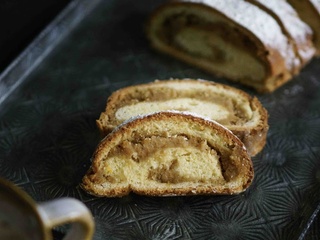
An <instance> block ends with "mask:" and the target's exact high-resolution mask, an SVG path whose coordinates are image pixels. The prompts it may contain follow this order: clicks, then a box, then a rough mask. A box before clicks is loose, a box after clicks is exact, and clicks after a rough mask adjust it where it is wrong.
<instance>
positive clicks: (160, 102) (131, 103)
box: [97, 79, 269, 156]
mask: <svg viewBox="0 0 320 240" xmlns="http://www.w3.org/2000/svg"><path fill="white" fill-rule="evenodd" d="M164 110H177V111H189V112H195V113H196V114H198V115H202V116H204V117H207V118H210V119H212V120H215V121H217V122H219V123H220V124H222V125H224V126H225V127H227V128H228V129H229V130H231V131H232V132H233V133H234V134H235V135H237V136H238V137H239V139H240V140H241V141H242V142H243V143H244V144H245V146H246V147H247V150H248V152H249V154H250V155H251V156H254V155H256V154H257V153H258V152H260V151H261V150H262V148H263V147H264V145H265V143H266V137H267V132H268V128H269V126H268V114H267V111H266V109H265V108H264V107H263V106H262V104H261V103H260V101H259V100H258V99H257V98H256V97H251V96H250V95H248V94H247V93H245V92H244V91H242V90H240V89H237V88H234V87H231V86H227V85H223V84H218V83H214V82H211V81H206V80H193V79H170V80H157V81H154V82H150V83H146V84H139V85H132V86H129V87H125V88H122V89H119V90H117V91H115V92H113V93H112V94H111V95H110V96H109V98H108V100H107V104H106V108H105V110H104V112H102V113H101V114H100V117H99V119H98V120H97V126H98V128H99V129H100V131H101V132H102V133H103V134H104V135H107V134H108V133H110V132H111V131H112V130H113V129H114V128H115V127H116V126H118V125H119V124H121V123H122V122H123V121H125V120H127V119H129V118H131V117H134V116H135V115H139V114H148V113H152V112H158V111H164Z"/></svg>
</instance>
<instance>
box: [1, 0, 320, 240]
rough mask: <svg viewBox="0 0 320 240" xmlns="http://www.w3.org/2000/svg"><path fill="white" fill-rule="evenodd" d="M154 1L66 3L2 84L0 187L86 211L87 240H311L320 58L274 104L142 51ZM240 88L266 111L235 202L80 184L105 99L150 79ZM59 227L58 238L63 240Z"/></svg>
mask: <svg viewBox="0 0 320 240" xmlns="http://www.w3.org/2000/svg"><path fill="white" fill-rule="evenodd" d="M162 2H163V1H160V0H157V1H152V2H150V1H147V0H140V1H134V2H132V1H129V0H121V1H115V0H108V1H102V0H101V1H100V0H94V1H85V0H77V1H73V2H71V4H70V5H69V6H68V7H66V9H65V10H64V11H63V12H62V13H61V14H60V15H59V16H58V17H57V18H56V19H55V20H54V21H53V22H52V23H51V24H50V25H49V26H48V27H47V28H46V29H45V30H44V31H43V32H42V33H41V34H40V35H39V36H38V37H37V38H36V39H35V40H34V42H33V43H32V44H31V45H30V46H29V47H28V48H27V49H26V50H25V51H24V52H23V53H21V55H20V56H19V57H18V58H17V59H16V60H15V61H14V62H13V63H12V64H11V65H10V66H9V67H8V68H7V69H6V71H4V72H3V73H2V75H1V76H0V176H1V177H4V178H7V179H9V180H11V181H13V182H14V183H15V184H17V185H19V186H20V187H22V188H23V189H24V190H25V191H27V192H28V193H29V194H30V195H31V196H32V197H33V198H34V199H35V200H36V201H45V200H49V199H53V198H60V197H63V196H69V197H74V198H77V199H80V200H81V201H82V202H84V203H85V204H86V205H87V206H88V207H89V208H90V210H91V211H92V213H93V215H94V219H95V222H96V231H95V235H94V239H96V240H100V239H290V240H291V239H319V238H320V228H319V226H320V217H319V211H320V88H319V85H320V59H313V60H312V61H311V62H310V63H309V64H308V65H307V66H306V67H305V68H304V69H303V70H302V72H301V73H300V74H299V75H298V76H296V77H295V78H294V79H293V80H292V81H290V82H289V83H287V84H286V85H284V86H283V87H281V88H280V89H278V90H276V91H275V92H273V93H271V94H265V95H259V94H257V93H256V92H254V91H252V90H250V89H248V88H245V87H243V86H241V85H238V84H236V83H231V82H228V81H226V80H225V79H223V78H218V77H214V76H212V75H208V74H206V73H204V72H202V71H200V70H198V69H195V68H193V67H191V66H189V65H185V64H183V63H181V62H179V61H177V60H174V59H172V58H170V57H167V56H164V55H162V54H159V53H157V52H155V51H153V50H152V49H150V47H149V45H148V42H147V40H146V38H145V35H144V26H145V22H146V19H147V18H148V16H149V15H150V13H151V12H152V10H153V9H154V8H155V7H156V6H158V5H159V4H161V3H162ZM171 77H175V78H185V77H187V78H201V79H206V80H210V81H216V82H220V83H224V84H228V85H231V86H235V87H239V88H242V89H243V90H245V91H246V92H248V93H249V94H251V95H256V96H257V97H258V98H259V99H260V101H261V102H262V104H263V105H264V106H265V108H267V110H268V112H269V115H270V118H269V124H270V130H269V133H268V140H267V144H266V146H265V148H264V150H263V151H262V152H261V153H260V154H258V155H257V156H256V157H254V158H253V163H254V170H255V179H254V182H253V184H252V185H251V186H250V188H249V189H248V190H247V191H246V192H244V193H242V194H240V195H235V196H190V197H145V196H138V195H135V194H131V195H129V196H127V197H123V198H111V199H109V198H97V197H93V196H91V195H88V194H86V193H85V192H84V191H83V190H82V189H81V188H80V187H79V183H80V182H81V179H82V177H83V175H84V174H85V172H86V170H87V169H88V168H89V166H90V158H91V155H92V153H93V151H94V149H95V147H96V145H97V144H98V142H99V140H100V135H99V133H98V131H97V128H96V125H95V120H96V119H97V118H98V117H99V114H100V112H101V111H102V110H103V109H104V106H105V103H106V99H107V98H108V96H109V95H110V94H111V92H113V91H115V90H117V89H119V88H121V87H125V86H128V85H132V84H138V83H146V82H150V81H153V80H155V79H168V78H171ZM66 228H67V226H66V227H61V228H57V229H56V230H55V231H54V232H55V238H56V239H60V238H61V237H62V236H63V234H64V232H65V229H66Z"/></svg>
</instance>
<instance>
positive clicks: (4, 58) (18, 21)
mask: <svg viewBox="0 0 320 240" xmlns="http://www.w3.org/2000/svg"><path fill="white" fill-rule="evenodd" d="M70 2H71V0H1V1H0V29H1V34H0V74H1V73H2V72H3V70H4V69H5V68H6V67H7V66H8V65H9V64H10V63H11V62H12V61H13V60H14V59H15V58H16V57H17V56H18V55H19V53H21V52H22V51H23V50H24V49H25V48H26V47H27V46H28V45H29V44H30V43H31V42H32V40H33V39H34V38H35V37H36V36H37V35H38V34H39V33H40V32H41V31H42V30H43V29H44V28H45V26H46V25H48V24H49V23H50V22H51V21H52V20H53V19H54V18H55V17H56V16H57V15H58V14H59V13H60V12H61V10H62V9H63V8H64V7H66V5H67V4H68V3H70Z"/></svg>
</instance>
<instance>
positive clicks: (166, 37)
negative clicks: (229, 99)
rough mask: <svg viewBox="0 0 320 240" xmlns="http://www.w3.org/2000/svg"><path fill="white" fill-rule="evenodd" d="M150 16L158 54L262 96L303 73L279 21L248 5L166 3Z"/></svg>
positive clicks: (190, 0)
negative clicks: (262, 93) (230, 81)
mask: <svg viewBox="0 0 320 240" xmlns="http://www.w3.org/2000/svg"><path fill="white" fill-rule="evenodd" d="M150 15H151V16H150V19H149V20H148V21H147V24H146V36H147V38H148V39H149V41H150V45H151V46H152V47H153V48H154V49H156V50H158V51H160V52H161V53H164V54H167V55H169V56H171V57H174V58H176V59H179V60H181V61H184V62H186V63H188V64H191V65H192V66H195V67H199V68H201V69H202V70H205V71H207V72H209V73H212V74H214V75H217V76H223V77H225V78H227V79H229V80H233V81H238V82H240V83H242V84H245V85H247V86H250V87H252V88H254V89H256V90H257V91H259V92H272V91H274V90H275V89H276V88H278V87H279V86H281V85H283V84H284V83H285V82H287V81H289V80H290V79H291V78H292V77H293V76H294V75H295V74H297V72H298V71H299V69H300V68H301V66H300V64H299V58H298V57H297V56H296V55H295V51H294V46H293V45H292V43H291V42H290V41H289V39H288V38H287V36H286V35H285V34H284V33H283V32H282V29H281V27H280V26H279V24H278V23H277V21H276V20H275V19H274V18H273V17H272V16H271V15H270V14H268V13H266V12H265V11H263V10H261V9H260V8H259V7H257V6H255V5H253V4H251V3H248V2H246V1H244V0H203V1H199V0H180V1H167V2H166V3H164V4H162V5H161V6H159V7H158V8H157V9H155V10H154V11H153V12H152V13H150Z"/></svg>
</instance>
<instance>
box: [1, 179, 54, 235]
mask: <svg viewBox="0 0 320 240" xmlns="http://www.w3.org/2000/svg"><path fill="white" fill-rule="evenodd" d="M0 189H2V190H5V191H6V194H9V195H15V197H17V198H18V200H20V201H23V202H24V203H25V204H26V205H27V206H28V207H29V208H30V209H31V210H32V211H33V214H34V215H35V217H36V219H37V222H38V226H39V230H40V231H41V233H40V239H44V240H45V239H48V235H47V233H46V231H45V225H44V223H43V220H42V219H41V216H40V214H39V212H38V209H37V206H36V205H37V203H36V202H35V200H33V198H32V197H31V196H30V195H29V194H27V192H25V191H24V190H23V189H21V187H19V186H18V185H15V184H14V183H13V182H11V181H9V180H7V179H4V178H2V177H0Z"/></svg>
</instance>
